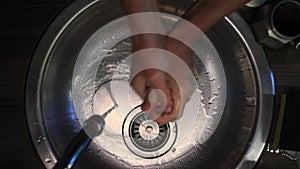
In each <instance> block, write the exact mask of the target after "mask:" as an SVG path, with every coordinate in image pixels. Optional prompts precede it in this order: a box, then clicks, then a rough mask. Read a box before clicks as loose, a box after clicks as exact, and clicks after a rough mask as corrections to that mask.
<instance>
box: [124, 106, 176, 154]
mask: <svg viewBox="0 0 300 169" xmlns="http://www.w3.org/2000/svg"><path fill="white" fill-rule="evenodd" d="M122 134H123V139H124V141H125V144H126V146H127V147H128V149H129V150H131V151H132V152H133V153H134V154H136V155H138V156H140V157H143V158H156V157H159V156H161V155H163V154H165V153H167V152H168V151H169V150H170V149H171V148H172V146H173V145H174V143H175V140H176V136H177V125H176V123H175V122H169V123H166V124H159V123H157V122H155V121H153V120H151V119H150V118H149V116H148V115H147V114H146V113H144V112H141V111H140V109H139V107H137V108H135V109H133V110H132V111H131V112H130V113H129V114H128V115H127V117H126V118H125V120H124V123H123V126H122Z"/></svg>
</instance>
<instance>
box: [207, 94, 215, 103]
mask: <svg viewBox="0 0 300 169" xmlns="http://www.w3.org/2000/svg"><path fill="white" fill-rule="evenodd" d="M215 100H216V96H213V97H212V98H211V99H210V100H209V101H208V102H207V104H213V102H214V101H215Z"/></svg>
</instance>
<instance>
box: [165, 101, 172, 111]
mask: <svg viewBox="0 0 300 169" xmlns="http://www.w3.org/2000/svg"><path fill="white" fill-rule="evenodd" d="M171 112H172V104H171V103H170V104H168V105H167V106H166V109H165V113H171Z"/></svg>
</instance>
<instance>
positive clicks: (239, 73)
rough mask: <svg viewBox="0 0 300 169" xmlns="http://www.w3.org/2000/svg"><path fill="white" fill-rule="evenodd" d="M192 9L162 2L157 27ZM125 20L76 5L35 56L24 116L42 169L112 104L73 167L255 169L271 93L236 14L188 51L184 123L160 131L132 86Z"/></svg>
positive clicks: (116, 8) (111, 4)
mask: <svg viewBox="0 0 300 169" xmlns="http://www.w3.org/2000/svg"><path fill="white" fill-rule="evenodd" d="M192 3H193V1H192V0H191V1H189V2H181V1H179V0H178V1H177V0H176V1H173V0H172V1H170V0H162V1H159V6H160V9H161V11H162V13H161V14H160V15H161V18H162V20H164V22H165V23H168V24H171V25H172V24H174V23H176V21H178V20H179V17H178V16H180V15H182V14H183V13H184V11H185V10H187V9H188V8H189V6H190V5H191V4H192ZM122 18H124V12H123V10H122V7H121V5H120V4H119V2H118V1H106V0H103V1H102V0H101V1H97V0H86V1H76V2H73V3H71V4H70V5H69V6H68V7H67V8H66V9H65V10H64V11H63V12H62V13H61V14H59V16H58V17H57V19H56V20H55V21H54V22H53V23H52V24H51V25H50V26H49V28H48V30H47V32H46V33H45V35H44V36H43V38H42V39H41V41H40V43H39V45H38V47H37V48H36V51H35V53H34V56H33V60H32V63H31V66H30V70H29V74H28V79H27V87H26V109H27V118H28V125H29V127H30V132H31V137H32V140H33V142H34V143H35V147H36V149H37V152H38V154H39V156H40V157H41V159H42V160H43V162H44V164H45V166H46V167H47V168H52V167H53V166H54V165H55V163H56V162H57V159H58V158H61V156H62V154H63V152H64V150H65V149H66V147H67V146H68V145H69V144H70V142H72V140H73V138H74V137H75V136H76V134H77V133H78V132H79V130H80V129H81V124H82V123H83V122H84V121H85V120H86V119H88V118H89V117H90V116H92V115H93V114H100V115H102V114H103V113H105V111H107V110H108V109H110V108H111V107H113V106H115V105H117V106H116V108H115V110H113V111H112V112H111V113H109V114H108V115H107V116H106V118H105V121H106V125H105V128H104V131H103V133H102V134H101V135H100V136H98V137H96V138H94V139H93V142H92V143H91V144H90V146H89V147H88V149H87V151H86V152H85V153H84V154H83V155H82V156H81V157H80V158H79V159H78V161H77V162H76V165H75V168H134V167H135V168H158V167H159V168H242V169H245V168H252V167H253V166H254V165H255V163H256V161H257V160H258V158H259V156H260V153H261V152H262V150H263V147H264V145H265V142H266V139H267V136H268V132H269V128H270V122H271V118H272V107H273V93H274V84H273V81H272V72H271V71H270V69H269V66H268V62H267V59H266V56H265V55H264V52H263V50H262V48H261V47H260V46H259V45H257V43H256V42H255V40H254V38H253V35H252V33H251V31H250V29H249V27H248V25H247V24H246V23H245V21H244V20H243V19H242V18H241V17H240V16H239V15H238V14H237V13H233V14H231V15H230V16H228V17H225V18H224V19H223V20H221V21H220V22H219V23H217V24H216V25H215V26H214V27H213V28H211V30H209V31H207V32H205V33H202V36H201V38H200V39H199V40H198V41H197V43H196V44H195V45H194V46H191V48H192V49H193V51H194V56H193V59H194V61H193V63H194V68H193V70H192V73H193V76H194V79H195V82H196V90H195V92H194V93H193V94H192V96H191V99H190V101H189V102H188V103H187V105H186V107H185V109H184V111H183V113H182V116H181V117H180V118H178V119H177V120H176V121H174V122H170V123H167V124H158V123H156V122H155V121H153V120H151V119H150V118H149V117H148V116H147V113H144V112H143V111H141V110H140V104H141V102H142V100H141V99H140V98H139V97H138V96H137V95H136V94H135V92H134V91H133V90H132V89H131V87H130V85H129V84H130V73H131V72H130V60H128V57H129V56H130V55H131V36H132V35H131V34H130V28H129V26H128V25H126V24H123V22H122ZM112 21H114V22H112Z"/></svg>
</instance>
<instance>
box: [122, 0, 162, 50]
mask: <svg viewBox="0 0 300 169" xmlns="http://www.w3.org/2000/svg"><path fill="white" fill-rule="evenodd" d="M121 3H122V6H123V8H124V11H125V12H126V14H128V15H130V17H129V21H130V23H129V24H130V26H131V31H132V32H133V34H137V33H140V32H143V33H144V34H139V35H137V36H133V41H134V43H133V45H134V46H133V49H142V48H150V47H153V48H156V47H161V46H162V45H163V44H162V36H159V35H154V34H157V33H164V31H165V30H164V27H163V24H162V22H161V18H160V15H158V13H156V12H158V11H159V9H158V4H157V0H121ZM143 12H155V13H156V14H155V13H153V14H138V15H131V14H136V13H143ZM145 33H154V34H145Z"/></svg>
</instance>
